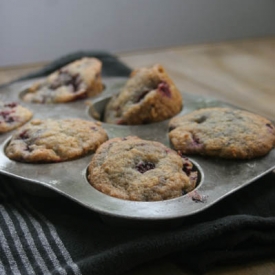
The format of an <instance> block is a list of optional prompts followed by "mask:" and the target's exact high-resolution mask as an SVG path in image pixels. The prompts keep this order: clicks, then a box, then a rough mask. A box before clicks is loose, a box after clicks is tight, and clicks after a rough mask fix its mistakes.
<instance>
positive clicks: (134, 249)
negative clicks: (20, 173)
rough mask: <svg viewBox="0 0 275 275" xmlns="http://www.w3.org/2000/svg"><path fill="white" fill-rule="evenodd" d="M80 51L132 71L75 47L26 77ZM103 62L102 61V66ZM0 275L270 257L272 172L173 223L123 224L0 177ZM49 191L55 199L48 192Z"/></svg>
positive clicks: (203, 266) (108, 71)
mask: <svg viewBox="0 0 275 275" xmlns="http://www.w3.org/2000/svg"><path fill="white" fill-rule="evenodd" d="M82 56H96V57H98V58H99V59H101V60H103V75H105V76H106V75H110V76H118V75H120V76H128V75H129V73H130V71H131V70H130V69H129V68H127V67H126V66H125V65H124V64H122V63H120V62H119V61H118V60H117V59H116V58H115V57H114V56H111V55H109V54H106V53H94V52H81V53H77V54H73V55H69V57H64V58H62V59H59V60H58V62H54V63H53V64H51V65H49V66H48V67H47V69H45V70H41V71H40V72H38V73H35V74H32V75H30V76H26V77H24V79H28V77H30V78H32V77H34V76H43V75H46V74H48V73H50V72H52V71H53V70H56V69H57V68H59V67H60V66H63V65H65V64H67V63H69V62H71V61H73V60H74V59H78V58H80V57H82ZM104 62H105V63H104ZM0 181H1V183H0V236H1V243H0V274H83V275H85V274H87V275H88V274H89V275H90V274H92V275H119V274H123V273H124V272H126V271H128V270H131V269H132V268H134V267H136V266H138V265H140V264H142V263H146V262H149V261H151V260H153V259H159V258H162V257H166V258H169V259H171V260H173V261H175V262H176V263H177V264H178V265H179V266H183V267H185V268H186V267H188V268H190V269H192V270H194V271H197V272H205V271H206V270H209V269H210V268H212V267H214V266H217V265H224V264H232V263H234V264H235V263H243V262H247V261H253V260H259V259H266V258H268V257H272V256H274V255H275V184H274V183H275V174H274V173H269V174H267V175H265V176H264V177H262V178H261V179H258V180H257V181H255V182H254V183H251V184H250V185H248V186H246V187H244V188H243V189H241V190H239V191H238V192H236V193H235V194H232V195H230V196H228V197H227V198H225V199H223V200H222V201H220V202H218V203H217V204H215V205H214V206H212V207H210V208H209V209H207V210H205V211H203V212H200V213H198V214H196V215H193V216H190V217H188V218H185V219H183V220H181V221H180V224H179V225H178V226H177V227H171V228H163V227H162V226H161V225H160V226H159V227H155V228H151V229H146V228H140V227H139V228H127V227H116V226H110V225H108V224H105V223H104V222H103V221H102V220H101V218H100V216H99V215H98V214H97V213H95V212H93V211H91V210H88V209H86V208H84V207H82V206H80V205H78V204H76V203H75V202H73V201H71V200H69V199H67V198H65V197H62V196H61V195H58V194H55V193H53V191H52V192H50V194H49V196H46V195H47V194H48V193H47V192H46V191H47V190H46V189H45V196H40V195H37V194H35V193H33V194H32V193H29V192H25V191H24V188H22V187H24V186H26V185H28V184H30V183H28V182H22V180H20V179H15V178H12V177H8V176H4V175H1V176H0ZM52 195H54V196H52Z"/></svg>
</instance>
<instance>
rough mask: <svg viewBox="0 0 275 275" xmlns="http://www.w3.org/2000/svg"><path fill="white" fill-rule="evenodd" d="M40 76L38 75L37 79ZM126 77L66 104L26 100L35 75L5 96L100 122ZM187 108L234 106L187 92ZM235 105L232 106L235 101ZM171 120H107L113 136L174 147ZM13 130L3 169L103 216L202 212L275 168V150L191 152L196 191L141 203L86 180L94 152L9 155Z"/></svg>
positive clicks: (39, 110) (47, 114)
mask: <svg viewBox="0 0 275 275" xmlns="http://www.w3.org/2000/svg"><path fill="white" fill-rule="evenodd" d="M35 81H37V79H36V80H35ZM125 81H126V79H125V78H103V83H104V85H105V90H104V91H103V93H102V94H100V95H98V96H96V97H93V98H91V99H86V100H79V101H76V102H71V103H64V104H48V105H46V104H45V105H44V104H34V103H25V102H22V100H21V97H20V94H21V93H24V92H25V91H26V89H27V87H29V86H30V85H31V84H32V83H33V82H34V80H32V81H23V82H18V83H15V84H12V85H10V86H9V87H6V88H4V89H2V90H1V92H0V100H5V101H16V102H18V103H20V104H22V105H23V106H25V107H28V108H29V109H30V110H32V111H33V113H34V118H41V119H45V118H56V119H62V118H82V119H87V120H93V121H95V120H96V119H95V117H98V116H99V117H100V116H101V115H102V113H103V110H104V107H105V105H106V103H107V102H108V100H109V99H110V97H111V96H112V95H113V94H115V93H117V92H118V91H119V89H120V88H121V87H122V86H123V84H124V83H125ZM182 96H183V99H184V107H183V109H182V111H181V112H180V113H179V114H178V115H182V114H185V113H189V112H191V111H193V110H195V109H199V108H206V107H216V106H219V107H226V106H230V105H228V104H226V103H224V102H221V101H217V100H215V99H211V98H207V97H202V96H197V95H191V94H188V93H185V92H182ZM231 107H232V106H231ZM168 122H169V120H165V121H163V122H158V123H152V124H147V125H138V126H123V125H111V124H106V123H102V126H103V128H104V129H105V130H106V131H107V133H108V136H109V138H114V137H125V136H128V135H136V136H139V137H140V138H143V139H148V140H155V141H159V142H161V143H163V144H165V145H166V146H168V147H170V143H169V138H168ZM12 133H13V132H9V133H6V134H2V135H1V136H0V146H1V149H0V173H2V174H5V175H8V176H11V177H14V178H15V183H16V184H18V185H20V187H23V188H24V189H26V190H30V191H32V192H33V190H36V191H38V192H39V194H38V195H43V194H45V195H47V194H48V191H47V190H48V189H51V190H53V191H55V192H57V193H59V194H61V195H64V196H66V197H68V198H70V199H71V200H73V201H75V202H77V203H79V204H81V205H83V206H84V207H86V208H89V209H91V210H93V211H96V212H98V213H99V214H100V215H101V217H102V219H103V220H104V221H107V222H110V223H117V221H118V220H120V221H123V222H125V221H126V222H134V221H138V222H141V223H143V222H145V221H154V222H157V221H164V222H165V221H166V222H167V221H170V222H171V220H176V219H177V220H179V219H180V220H182V218H184V217H187V216H189V215H193V214H195V213H198V212H201V211H203V210H204V209H206V208H208V207H210V206H211V205H213V204H215V203H216V202H218V201H220V200H221V199H223V198H224V197H226V196H228V195H230V194H232V193H234V192H236V191H237V190H239V189H240V188H242V187H244V186H246V185H248V184H249V183H251V182H253V181H255V180H256V179H258V178H260V177H262V176H263V175H264V174H266V173H268V172H270V171H272V170H273V169H274V168H275V150H274V149H273V150H272V151H271V152H270V153H269V154H268V155H266V156H264V157H261V158H257V159H253V160H223V159H215V158H207V157H200V156H188V157H189V159H190V160H191V161H192V162H193V164H194V165H195V166H196V168H197V169H198V171H199V174H200V176H199V182H198V185H197V187H196V188H195V190H193V191H192V192H190V193H188V194H186V195H184V196H181V197H179V198H175V199H171V200H165V201H157V202H136V201H127V200H121V199H117V198H114V197H110V196H108V195H105V194H103V193H101V192H99V191H98V190H96V189H94V188H93V187H92V186H91V185H90V184H89V183H88V181H87V177H86V176H87V175H86V173H87V167H88V165H89V163H90V161H91V158H92V155H88V156H85V157H83V158H80V159H76V160H72V161H66V162H61V163H51V164H27V163H20V162H15V161H12V160H10V159H9V158H7V157H6V155H5V152H4V149H5V146H6V145H7V143H8V142H9V139H10V137H11V135H12Z"/></svg>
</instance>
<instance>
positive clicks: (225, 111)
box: [169, 108, 275, 159]
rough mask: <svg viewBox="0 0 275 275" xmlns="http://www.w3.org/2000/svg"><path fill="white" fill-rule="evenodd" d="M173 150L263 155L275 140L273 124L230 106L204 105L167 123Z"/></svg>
mask: <svg viewBox="0 0 275 275" xmlns="http://www.w3.org/2000/svg"><path fill="white" fill-rule="evenodd" d="M169 131H170V132H169V138H170V141H171V143H172V145H173V147H174V148H175V150H179V151H181V152H182V153H183V154H187V155H189V154H199V155H204V156H211V157H220V158H227V159H252V158H256V157H260V156H264V155H266V154H267V153H268V152H269V151H270V150H271V149H272V148H273V146H274V144H275V127H274V126H273V125H272V123H271V122H270V121H269V120H267V119H266V118H263V117H261V116H259V115H256V114H253V113H250V112H246V111H242V110H236V109H230V108H206V109H200V110H197V111H194V112H191V113H189V114H187V115H184V116H180V117H175V118H173V119H171V121H170V123H169Z"/></svg>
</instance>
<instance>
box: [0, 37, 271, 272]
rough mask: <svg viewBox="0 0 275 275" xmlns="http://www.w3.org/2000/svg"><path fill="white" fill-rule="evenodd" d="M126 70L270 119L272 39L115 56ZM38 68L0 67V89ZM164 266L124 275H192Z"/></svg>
mask: <svg viewBox="0 0 275 275" xmlns="http://www.w3.org/2000/svg"><path fill="white" fill-rule="evenodd" d="M117 55H118V56H119V57H120V59H121V60H122V61H123V62H125V63H126V64H128V65H129V66H130V67H132V68H138V67H141V66H150V65H153V64H155V63H159V64H162V65H163V66H164V67H165V68H166V70H167V71H168V73H169V75H170V76H171V78H172V79H173V80H174V81H175V83H176V85H177V86H178V87H179V89H181V90H184V91H186V92H189V93H194V94H202V95H208V96H211V97H215V98H218V99H221V100H223V101H226V102H229V103H232V104H234V105H236V106H239V107H241V108H244V109H247V110H250V111H252V112H255V113H258V114H261V115H263V116H266V117H267V118H269V119H272V120H275V37H268V38H261V39H250V40H242V41H230V42H223V43H215V44H205V45H191V46H182V47H175V48H169V49H157V50H150V51H148V50H147V51H142V52H131V53H120V54H117ZM44 65H45V63H44V64H31V65H22V66H17V67H9V68H0V85H1V84H2V83H5V82H8V81H11V80H13V79H16V78H18V77H19V76H22V75H25V74H27V73H29V72H31V71H34V70H36V69H39V68H41V67H43V66H44ZM192 274H193V273H191V272H189V271H187V270H186V271H185V270H182V269H181V268H179V267H177V266H176V265H174V264H173V263H171V262H169V261H168V260H167V261H163V260H160V261H155V262H151V263H149V264H146V265H143V266H141V267H139V268H137V269H136V270H134V271H132V272H130V273H127V274H125V275H192ZM218 274H219V275H233V274H234V275H272V274H274V275H275V258H274V259H269V260H266V261H260V262H255V263H250V264H247V265H239V266H230V267H223V268H217V269H215V270H213V271H211V272H208V273H207V275H218Z"/></svg>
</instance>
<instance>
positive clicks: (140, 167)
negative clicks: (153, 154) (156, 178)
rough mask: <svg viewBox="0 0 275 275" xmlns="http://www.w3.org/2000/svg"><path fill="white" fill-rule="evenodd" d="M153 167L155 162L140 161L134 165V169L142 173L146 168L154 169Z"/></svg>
mask: <svg viewBox="0 0 275 275" xmlns="http://www.w3.org/2000/svg"><path fill="white" fill-rule="evenodd" d="M155 167H156V166H155V164H154V163H152V162H144V161H140V162H139V163H138V164H137V165H136V170H138V171H139V172H140V173H141V174H143V173H145V172H147V171H148V170H152V169H154V168H155Z"/></svg>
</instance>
